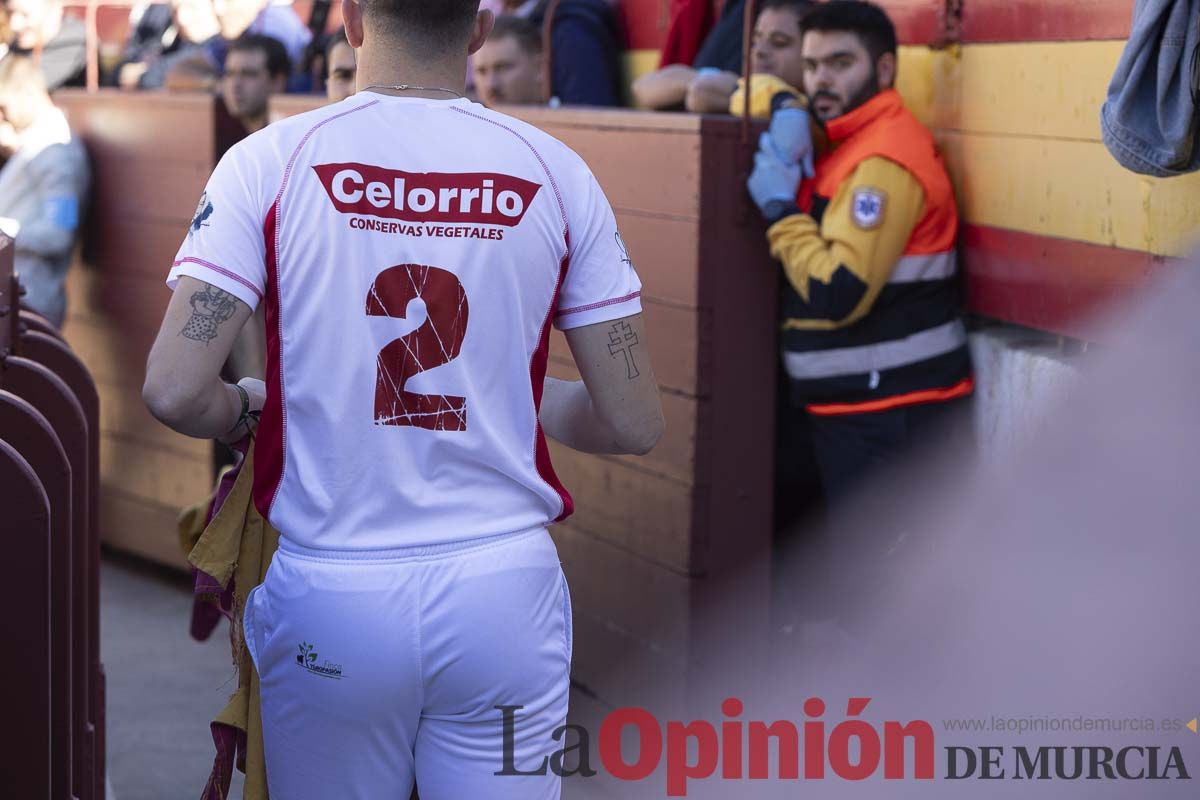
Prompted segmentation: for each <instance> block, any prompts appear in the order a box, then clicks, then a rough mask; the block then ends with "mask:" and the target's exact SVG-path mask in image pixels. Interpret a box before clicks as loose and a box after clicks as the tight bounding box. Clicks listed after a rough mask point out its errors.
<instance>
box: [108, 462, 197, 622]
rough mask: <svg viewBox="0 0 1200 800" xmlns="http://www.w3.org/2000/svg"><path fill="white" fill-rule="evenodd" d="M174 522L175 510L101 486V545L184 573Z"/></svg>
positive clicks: (184, 567) (176, 516)
mask: <svg viewBox="0 0 1200 800" xmlns="http://www.w3.org/2000/svg"><path fill="white" fill-rule="evenodd" d="M178 518H179V511H178V509H175V508H169V507H166V506H161V505H157V504H155V503H147V502H145V501H143V500H141V499H139V498H136V497H131V496H129V495H127V494H124V493H123V492H121V490H120V489H119V488H117V487H111V486H105V487H103V491H102V492H101V494H100V536H101V541H102V542H104V544H106V545H108V546H109V547H115V548H117V549H118V550H124V551H126V552H128V553H133V554H135V555H138V556H141V557H142V558H148V559H150V560H151V561H156V562H158V563H159V564H165V565H166V566H169V567H175V568H176V569H180V570H186V569H188V563H187V559H186V558H185V557H184V555H183V551H182V550H181V549H180V548H179V540H178V538H177V536H176V521H177V520H178ZM180 624H183V623H182V622H181V623H180Z"/></svg>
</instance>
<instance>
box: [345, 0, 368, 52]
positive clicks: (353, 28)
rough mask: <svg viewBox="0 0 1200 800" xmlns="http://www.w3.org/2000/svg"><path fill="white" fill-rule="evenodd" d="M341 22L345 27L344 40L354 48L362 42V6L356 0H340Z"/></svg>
mask: <svg viewBox="0 0 1200 800" xmlns="http://www.w3.org/2000/svg"><path fill="white" fill-rule="evenodd" d="M342 24H343V25H345V27H346V41H347V42H349V43H350V46H351V47H353V48H354V49H355V50H357V49H358V48H360V47H362V44H363V20H362V6H360V5H359V4H358V0H342Z"/></svg>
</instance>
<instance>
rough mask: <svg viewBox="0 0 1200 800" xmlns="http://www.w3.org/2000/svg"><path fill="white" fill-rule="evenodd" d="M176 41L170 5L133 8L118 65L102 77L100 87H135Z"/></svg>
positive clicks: (154, 4)
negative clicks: (140, 78)
mask: <svg viewBox="0 0 1200 800" xmlns="http://www.w3.org/2000/svg"><path fill="white" fill-rule="evenodd" d="M178 38H179V37H178V31H177V30H176V29H175V20H174V15H173V10H172V8H171V4H170V3H151V4H149V5H144V4H143V5H137V6H134V7H133V8H132V9H130V11H129V36H128V38H126V40H125V49H124V50H123V51H122V53H121V61H120V62H119V63H118V64H117V66H116V67H115V68H114V69H113V70H112V72H111V73H110V74H107V75H102V76H101V83H102V84H103V85H106V86H120V87H122V88H125V89H131V88H134V87H136V86H137V79H138V77H140V76H141V74H142V72H143V71H144V70H145V67H146V65H148V64H150V63H151V62H152V61H154V60H155V59H156V58H158V57H159V56H161V55H162V54H164V53H167V52H169V51H170V50H171V49H172V47H173V46H174V45H175V44H176V42H177V41H178Z"/></svg>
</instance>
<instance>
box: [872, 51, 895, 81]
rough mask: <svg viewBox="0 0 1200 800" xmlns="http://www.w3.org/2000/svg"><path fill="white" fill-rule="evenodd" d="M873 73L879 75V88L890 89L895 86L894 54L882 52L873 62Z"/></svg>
mask: <svg viewBox="0 0 1200 800" xmlns="http://www.w3.org/2000/svg"><path fill="white" fill-rule="evenodd" d="M875 74H876V75H877V76H879V88H880V89H892V88H894V87H895V86H896V54H895V53H884V54H883V55H881V56H880V57H879V60H878V61H877V62H875Z"/></svg>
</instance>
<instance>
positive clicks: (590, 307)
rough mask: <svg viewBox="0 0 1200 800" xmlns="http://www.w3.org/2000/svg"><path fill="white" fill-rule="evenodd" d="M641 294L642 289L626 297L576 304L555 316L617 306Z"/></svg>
mask: <svg viewBox="0 0 1200 800" xmlns="http://www.w3.org/2000/svg"><path fill="white" fill-rule="evenodd" d="M641 296H642V293H641V292H640V291H637V292H633V293H632V294H627V295H625V296H624V297H614V298H612V299H611V300H601V301H600V302H599V303H588V304H587V305H586V306H575V308H564V309H562V310H561V311H559V312H558V314H556V315H555V316H558V317H565V316H566V315H567V314H578V313H579V312H581V311H592V310H593V309H597V308H604V307H605V306H615V305H617V304H618V303H627V302H629V301H630V300H634V299H636V298H638V297H641Z"/></svg>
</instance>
